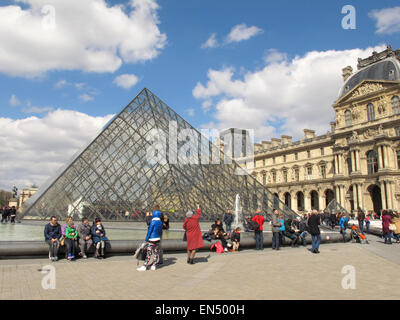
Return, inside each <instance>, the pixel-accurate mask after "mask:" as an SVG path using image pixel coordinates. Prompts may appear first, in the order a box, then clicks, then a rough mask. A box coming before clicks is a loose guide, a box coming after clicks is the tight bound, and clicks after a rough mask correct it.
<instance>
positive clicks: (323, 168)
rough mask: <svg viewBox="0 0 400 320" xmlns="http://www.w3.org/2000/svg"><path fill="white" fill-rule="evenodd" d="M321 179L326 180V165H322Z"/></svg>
mask: <svg viewBox="0 0 400 320" xmlns="http://www.w3.org/2000/svg"><path fill="white" fill-rule="evenodd" d="M321 177H322V179H326V165H324V164H323V165H321Z"/></svg>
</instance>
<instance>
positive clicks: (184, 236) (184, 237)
mask: <svg viewBox="0 0 400 320" xmlns="http://www.w3.org/2000/svg"><path fill="white" fill-rule="evenodd" d="M183 241H187V237H186V231H185V234H184V235H183Z"/></svg>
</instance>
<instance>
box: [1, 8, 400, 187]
mask: <svg viewBox="0 0 400 320" xmlns="http://www.w3.org/2000/svg"><path fill="white" fill-rule="evenodd" d="M86 1H87V3H86V4H90V3H96V2H99V3H104V1H103V0H86ZM74 2H75V0H74V1H64V3H63V4H62V7H61V5H60V3H61V2H60V0H48V1H42V0H26V1H25V3H21V2H16V1H2V2H1V5H0V17H1V16H2V14H4V15H6V14H7V17H8V20H5V19H0V20H1V21H3V22H0V30H3V31H0V39H2V42H3V43H7V45H6V46H5V48H4V49H3V50H4V51H6V52H5V53H4V52H3V53H2V52H1V51H0V87H1V90H0V102H1V108H0V119H3V122H4V123H7V125H9V127H7V130H6V131H8V132H3V133H2V136H0V141H2V140H1V138H3V140H8V141H13V144H14V145H15V144H18V138H17V137H15V135H16V133H15V132H11V131H14V130H16V131H18V130H21V131H24V130H25V129H24V126H23V123H24V122H23V121H24V120H26V119H29V118H32V117H35V119H39V120H40V119H47V118H49V117H50V116H49V115H51V114H52V113H54V112H55V110H57V109H59V110H63V111H65V110H74V111H78V112H80V113H81V114H83V115H84V116H82V115H79V117H84V119H85V121H87V122H85V123H86V124H87V126H88V127H90V130H89V129H88V130H87V132H84V131H85V129H84V128H80V130H82V139H77V141H76V142H74V143H72V142H71V145H70V146H69V148H68V152H67V153H68V154H72V153H73V150H74V148H78V146H79V140H84V139H90V137H91V136H92V135H93V134H94V133H95V131H96V128H98V127H101V125H102V124H104V123H105V122H106V120H107V119H108V118H106V117H107V116H108V115H112V114H115V113H117V112H119V111H120V110H121V108H122V107H124V106H125V105H126V104H127V103H129V101H130V100H131V99H133V98H134V96H135V95H136V94H137V93H138V92H139V91H140V90H141V89H142V88H144V87H147V88H149V89H150V90H151V91H153V92H154V93H155V94H156V95H158V96H159V97H160V98H161V99H162V100H164V101H165V102H166V103H167V104H168V105H170V106H171V107H172V108H173V109H174V110H175V111H176V112H178V113H179V114H180V115H182V116H183V117H184V118H185V119H186V120H187V121H188V122H189V123H191V124H192V125H194V126H196V127H210V126H215V127H218V128H223V127H226V126H243V127H247V128H253V129H255V130H256V137H257V138H258V139H264V140H267V139H270V138H271V137H274V136H279V135H280V134H285V133H288V134H291V135H293V136H294V138H299V137H301V135H302V128H303V126H304V127H309V128H311V129H313V128H315V129H316V130H317V133H318V134H323V133H324V130H325V131H326V130H328V129H329V121H332V120H334V114H333V112H332V110H331V109H332V108H331V105H332V103H333V102H334V100H335V98H336V96H337V92H338V90H339V88H340V84H341V83H340V78H341V68H342V67H345V66H346V65H342V64H344V63H346V64H352V65H353V66H355V65H356V58H357V56H358V55H364V56H368V55H369V54H370V53H371V51H372V49H371V48H379V49H380V48H384V46H385V44H392V45H393V47H394V48H395V49H396V48H398V47H400V45H399V44H400V41H399V40H400V28H399V26H400V18H399V16H400V15H399V14H398V11H397V9H396V8H397V7H400V1H398V0H397V1H394V0H381V1H369V0H362V1H361V0H359V1H351V2H348V1H336V0H335V1H320V0H309V1H308V0H303V1H293V0H290V1H289V0H281V1H261V0H259V1H256V0H250V1H237V0H236V1H235V0H229V1H228V0H218V1H215V0H202V1H184V0H168V1H167V0H158V1H156V0H133V1H132V2H135V3H136V4H140V5H141V6H142V7H146V8H151V9H149V10H150V13H149V12H148V11H143V12H144V13H142V14H141V15H140V18H141V19H143V20H146V21H149V23H148V28H147V27H146V28H144V30H139V33H140V34H141V35H142V36H141V37H139V36H138V37H136V34H135V31H132V32H133V33H132V34H131V35H129V36H127V35H124V33H123V31H122V32H121V31H118V32H117V31H115V33H114V34H113V32H114V31H112V30H113V29H114V27H115V26H116V25H117V24H118V23H119V22H118V21H119V19H118V18H116V19H114V20H113V18H112V17H111V14H110V17H109V16H108V15H107V17H108V18H107V19H110V20H107V19H105V20H104V21H105V23H104V25H101V24H99V22H98V21H96V22H93V24H91V23H92V21H91V19H97V18H99V21H100V20H101V21H103V20H102V19H103V16H101V14H103V13H104V14H106V13H105V12H106V11H110V12H111V9H112V8H114V7H115V6H116V5H118V4H120V5H125V7H124V8H123V13H125V14H126V17H128V14H130V13H131V12H133V9H132V7H129V6H128V4H129V1H105V3H106V4H107V6H104V8H103V9H104V10H103V11H102V12H103V13H99V14H98V15H97V16H96V14H94V13H93V14H92V12H89V9H90V6H87V7H85V5H86V4H85V5H82V6H83V8H81V10H79V11H78V12H80V13H79V15H82V17H79V16H78V17H77V18H76V19H77V20H76V21H77V22H73V21H71V19H74V18H68V16H67V14H68V13H69V10H71V12H73V10H76V8H72V6H73V4H74ZM77 3H78V2H77ZM81 3H82V2H81ZM45 4H50V5H54V7H55V9H56V20H55V21H56V22H57V29H56V31H55V32H59V35H61V36H65V42H63V41H57V42H56V43H54V45H53V43H52V40H51V39H50V40H49V39H46V37H44V39H43V37H42V36H41V35H40V34H35V33H34V32H35V29H34V28H35V24H34V22H33V20H32V21H30V20H22V23H20V24H19V25H17V27H15V26H14V25H13V21H12V17H13V15H11V14H10V12H13V13H15V15H17V14H20V13H21V12H30V13H31V14H32V15H33V17H36V19H39V18H40V14H38V13H37V9H38V8H39V10H40V8H41V7H42V6H44V5H45ZM347 4H351V5H353V6H354V7H355V9H356V19H357V20H356V30H344V29H343V28H342V25H341V21H342V18H343V17H344V15H343V14H342V13H341V10H342V7H343V6H344V5H347ZM68 5H70V6H71V8H69V7H68ZM154 5H155V6H156V7H154ZM157 5H158V7H157ZM11 6H20V7H21V9H20V10H21V11H20V12H19V13H18V11H12V10H11ZM35 8H36V11H35ZM88 8H89V9H88ZM382 9H387V10H391V11H388V12H386V15H384V12H383V11H381V10H382ZM7 10H8V11H7ZM85 10H86V11H85ZM373 10H377V14H376V15H375V16H374V15H373V14H371V13H372V12H373ZM107 14H108V13H107ZM155 16H157V18H155ZM10 17H11V18H10ZM71 17H74V16H73V15H71ZM119 17H121V15H120V16H119ZM374 17H375V18H374ZM396 17H397V18H396ZM79 19H82V20H79ZM127 19H128V18H127ZM379 19H380V20H379ZM37 21H40V20H37ZM79 21H84V22H85V24H84V25H82V28H86V29H87V28H91V27H93V33H92V34H89V35H86V34H85V37H83V36H82V34H81V32H80V30H79V28H78V27H76V24H79V23H80V22H79ZM110 21H111V22H110ZM131 22H132V21H131ZM24 23H26V24H24ZM69 23H71V25H69ZM132 23H133V24H134V23H137V24H138V25H139V27H138V26H137V25H136V26H133V27H132V28H136V29H132V30H137V28H139V29H140V27H141V22H140V23H138V22H132ZM378 24H379V25H378ZM240 25H242V26H243V28H244V29H246V28H254V30H256V31H255V33H254V35H253V36H249V37H248V39H245V40H242V41H231V42H230V43H227V40H226V39H227V36H228V34H229V33H230V32H231V31H232V30H233V28H235V27H236V26H240ZM379 26H381V28H382V30H383V31H382V30H381V31H378V27H379ZM71 27H72V29H73V28H76V29H75V31H71ZM7 28H9V29H7ZM17 28H18V30H16V29H17ZM60 29H62V31H60ZM68 30H69V31H68ZM82 30H83V29H82ZM110 30H111V31H110ZM242 31H243V30H242ZM24 33H26V34H27V35H26V37H27V38H26V39H28V40H26V39H24V36H21V34H24ZM30 33H31V34H30ZM82 33H83V32H82ZM106 33H107V35H105V34H106ZM108 33H110V34H108ZM150 33H151V34H152V35H154V37H155V38H154V39H153V40H154V41H152V42H151V41H150V43H147V44H145V45H144V46H145V47H146V48H145V49H146V52H145V53H144V52H140V53H137V52H135V50H136V51H137V50H138V49H137V47H136V46H135V44H132V43H129V42H137V43H140V41H145V40H143V38H146V36H147V35H148V34H150ZM212 34H215V39H216V40H217V42H218V45H217V46H216V47H210V48H204V46H203V47H202V45H203V44H204V43H205V42H206V41H207V39H209V38H210V36H211V35H212ZM90 36H93V38H96V40H94V42H95V45H93V47H95V48H96V50H103V49H104V50H106V49H107V50H108V45H110V47H113V46H114V47H118V49H116V51H115V52H114V54H115V56H116V57H120V58H121V57H122V54H120V53H119V50H120V48H121V47H119V45H120V44H127V45H128V47H129V48H131V49H132V48H133V49H132V52H129V53H127V54H125V56H124V57H123V58H121V62H120V64H118V63H116V64H115V65H114V66H113V67H109V66H108V65H107V63H105V64H104V66H102V65H101V63H96V62H93V61H94V60H93V61H91V62H90V63H89V62H88V63H86V62H82V61H83V60H84V58H82V59H81V58H80V56H79V52H78V53H77V54H74V52H73V48H75V47H74V45H76V48H79V46H90V45H91V44H92V39H90ZM19 37H21V39H19ZM36 37H37V38H36ZM103 37H104V39H103V41H102V38H103ZM114 38H118V39H119V40H118V41H120V42H119V44H118V45H116V44H115V43H111V42H113V40H114ZM16 39H17V40H16ZM77 39H78V40H79V41H78V40H77ZM18 40H20V41H18ZM75 40H76V41H75ZM101 41H102V43H103V46H104V47H103V48H100V49H99V46H100V47H101V45H99V43H101ZM109 42H110V44H109ZM70 43H71V45H70ZM21 44H26V46H25V47H24V46H22V45H21ZM42 44H43V45H42ZM36 45H38V48H36ZM64 45H65V47H64ZM69 48H72V49H71V52H70V53H69V55H66V56H65V57H64V56H63V53H64V52H65V51H68V50H69ZM105 48H106V49H105ZM81 49H83V47H82V48H81ZM40 50H42V51H40ZM53 50H54V54H53V53H52V51H53ZM112 51H113V50H112V49H111V50H110V51H107V52H108V53H110V52H112ZM331 51H332V53H329V52H331ZM149 52H151V53H149ZM311 52H315V55H314V56H313V55H311V54H310V53H311ZM149 54H150V56H151V57H150V58H149ZM272 54H275V55H272ZM111 55H112V54H111ZM9 56H11V57H9ZM55 56H58V57H61V58H54V57H55ZM133 56H135V57H139V58H138V59H137V60H138V61H134V60H135V58H133ZM4 57H6V58H4ZM71 57H72V58H71ZM268 57H275V58H276V59H275V58H274V59H273V62H271V60H268ZM113 58H115V57H113ZM51 59H53V60H54V61H53V60H51ZM69 59H71V61H70V60H69ZM88 59H91V58H88ZM324 59H325V60H324ZM2 60H3V61H2ZM72 60H73V61H72ZM80 60H82V61H80ZM10 61H13V63H10ZM47 61H49V63H48V64H47ZM105 61H112V58H110V59H109V60H107V59H105ZM324 61H326V63H325V64H324ZM111 64H112V63H111V62H110V65H111ZM19 65H20V67H19ZM17 66H18V68H17ZM71 66H72V67H71ZM321 66H322V67H321ZM325 66H326V68H325ZM102 67H104V68H102ZM91 68H97V69H96V72H92V71H90V69H91ZM68 69H72V70H68ZM88 70H89V71H88ZM213 71H214V74H215V77H214V78H212V77H210V72H211V73H212V72H213ZM280 73H285V74H288V75H289V77H288V78H282V79H280V78H279V75H280ZM123 74H129V75H134V76H135V77H137V79H138V81H137V83H136V84H135V85H133V86H132V87H130V88H129V89H125V88H122V87H120V86H117V85H116V84H115V82H114V80H115V79H116V77H118V76H120V75H123ZM274 77H277V78H279V79H277V80H276V83H274V84H273V86H272V85H271V78H274ZM294 78H296V79H299V80H298V81H297V82H296V81H294V82H293V83H291V84H289V85H290V86H292V87H293V86H299V88H298V89H296V92H295V93H293V94H292V92H291V91H290V90H289V91H288V90H287V89H285V86H287V84H288V79H294ZM272 82H273V81H272ZM321 83H322V84H323V83H326V86H325V87H326V90H325V89H324V90H322V91H321V89H320V87H319V86H321ZM258 85H259V89H257V88H258ZM314 85H315V86H314ZM241 91H243V92H245V93H243V92H241ZM299 91H301V92H303V93H299ZM288 95H289V96H293V97H296V98H293V101H292V100H290V101H287V99H288V98H287V96H288ZM316 96H317V97H316ZM12 97H13V98H14V99H12ZM280 101H285V102H282V103H280ZM235 108H236V109H235ZM303 108H304V112H303ZM235 110H237V112H236V111H235ZM293 110H295V111H296V112H297V113H296V112H294V113H293V112H292V111H293ZM316 111H317V112H321V114H322V113H323V114H324V116H322V117H321V119H311V118H312V117H309V118H310V119H308V118H305V119H300V118H299V117H300V116H299V114H304V115H305V117H306V116H307V115H312V114H315V112H316ZM325 111H326V112H325ZM260 115H265V118H263V116H260ZM53 116H54V117H55V115H54V114H53ZM75 116H76V115H75ZM86 116H87V117H86ZM54 117H53V118H54ZM296 117H297V118H296ZM92 118H94V119H95V120H93V121H91V119H92ZM73 119H75V118H73V117H72V118H71V121H74V120H73ZM6 120H7V121H6ZM39 120H35V121H37V122H36V123H38V127H40V128H41V127H42V124H43V123H42V122H40V121H39ZM45 122H46V124H47V125H48V127H47V129H46V130H50V131H51V130H52V129H54V130H56V128H55V127H54V128H52V127H51V124H50V123H52V122H50V121H47V120H46V121H45ZM54 123H56V122H54ZM33 126H34V125H33ZM13 128H14V129H13ZM57 128H58V127H57ZM31 130H32V131H29V134H28V136H29V137H31V136H32V135H35V134H38V137H37V139H38V140H42V142H43V145H44V146H43V148H44V149H45V148H46V147H45V145H46V139H44V138H43V137H44V136H46V135H47V134H46V132H48V131H45V130H44V131H41V130H39V129H38V130H37V132H35V130H34V129H31ZM66 130H67V129H66ZM70 130H76V128H72V127H71V129H70ZM67 131H68V130H67ZM62 136H63V135H60V136H57V137H62ZM63 143H64V142H63V141H60V145H62V144H63ZM35 150H36V149H32V150H31V152H32V153H34V152H35ZM36 151H37V152H40V150H36ZM15 152H19V151H18V150H15ZM62 152H63V150H60V151H59V153H58V154H57V159H55V160H54V161H52V162H51V163H47V164H46V165H44V166H43V167H42V168H41V169H40V170H38V172H36V173H35V174H36V176H35V174H33V173H32V172H28V171H27V172H26V173H25V177H20V178H18V179H16V181H15V183H20V184H29V182H35V181H34V180H36V182H39V183H40V182H41V180H43V179H44V177H45V176H46V175H47V173H45V172H47V171H49V172H52V171H54V170H55V168H56V167H57V166H59V165H60V163H62V158H63V155H62ZM65 158H68V157H65ZM23 160H24V161H22V160H21V161H22V162H21V164H20V165H22V163H24V166H27V165H28V162H26V159H23ZM14 162H18V161H17V160H15V161H14ZM43 168H45V169H43ZM14 171H18V167H15V166H14V167H13V166H9V165H8V164H5V161H3V165H2V166H1V165H0V187H1V186H2V185H3V186H4V185H5V184H6V182H5V181H6V178H5V177H6V176H9V173H10V172H14ZM39 171H40V173H39ZM2 175H3V176H2ZM27 176H29V177H30V178H26V177H27ZM7 183H8V182H7Z"/></svg>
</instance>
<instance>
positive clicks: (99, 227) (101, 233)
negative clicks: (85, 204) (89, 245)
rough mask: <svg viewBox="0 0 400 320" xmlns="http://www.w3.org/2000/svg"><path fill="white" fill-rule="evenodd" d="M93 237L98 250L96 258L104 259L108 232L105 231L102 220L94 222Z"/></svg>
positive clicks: (97, 219) (95, 254)
mask: <svg viewBox="0 0 400 320" xmlns="http://www.w3.org/2000/svg"><path fill="white" fill-rule="evenodd" d="M92 235H93V242H94V245H95V248H96V251H95V253H94V257H95V258H97V259H104V248H105V246H106V243H105V241H107V240H108V239H107V237H106V230H105V229H104V227H103V224H102V223H101V219H100V218H96V219H95V220H94V223H93V226H92ZM99 251H100V252H99Z"/></svg>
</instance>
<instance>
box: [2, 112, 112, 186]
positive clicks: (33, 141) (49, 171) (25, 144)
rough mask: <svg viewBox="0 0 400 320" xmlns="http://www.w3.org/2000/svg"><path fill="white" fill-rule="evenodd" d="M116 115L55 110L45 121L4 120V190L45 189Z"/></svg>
mask: <svg viewBox="0 0 400 320" xmlns="http://www.w3.org/2000/svg"><path fill="white" fill-rule="evenodd" d="M111 117H112V115H107V116H104V117H92V116H89V115H87V114H84V113H80V112H76V111H70V110H60V109H58V110H55V111H52V112H50V113H49V114H47V115H46V116H45V117H44V118H37V117H28V118H24V119H17V120H13V119H8V118H0V127H1V128H2V130H0V144H1V145H2V147H3V148H4V150H7V152H1V153H0V163H1V166H0V189H10V187H12V186H13V185H14V184H15V185H16V186H18V187H19V189H21V188H23V187H27V186H29V185H30V184H32V183H36V184H39V185H41V184H42V183H43V182H44V181H45V180H47V179H48V178H49V177H50V176H52V175H53V174H54V173H55V172H56V171H57V170H58V169H59V168H60V167H61V166H62V165H63V164H64V163H65V162H66V161H68V160H69V159H70V157H72V155H74V153H75V152H76V151H78V150H79V149H80V148H81V147H82V145H83V144H84V143H85V142H86V141H90V140H91V139H93V138H94V137H95V136H96V134H98V132H99V131H100V130H101V128H102V127H103V126H104V125H105V124H106V123H107V122H108V121H109V120H110V119H111Z"/></svg>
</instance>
